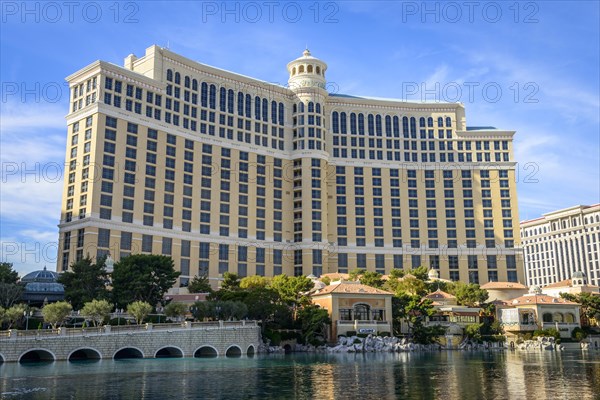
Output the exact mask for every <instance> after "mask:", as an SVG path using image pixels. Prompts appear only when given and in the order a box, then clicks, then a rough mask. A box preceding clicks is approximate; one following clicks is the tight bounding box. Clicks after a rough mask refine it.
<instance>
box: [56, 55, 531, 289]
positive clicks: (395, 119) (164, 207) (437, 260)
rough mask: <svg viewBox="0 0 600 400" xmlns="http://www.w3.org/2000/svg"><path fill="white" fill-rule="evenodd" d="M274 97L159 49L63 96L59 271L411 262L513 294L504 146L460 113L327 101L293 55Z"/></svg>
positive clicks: (322, 70) (513, 211)
mask: <svg viewBox="0 0 600 400" xmlns="http://www.w3.org/2000/svg"><path fill="white" fill-rule="evenodd" d="M287 70H288V72H289V81H288V86H286V87H284V86H279V85H274V84H270V83H267V82H264V81H260V80H257V79H252V78H249V77H246V76H242V75H239V74H235V73H232V72H228V71H224V70H221V69H218V68H214V67H210V66H207V65H204V64H200V63H198V62H195V61H192V60H189V59H187V58H185V57H182V56H181V55H178V54H175V53H173V52H171V51H169V50H168V49H165V48H161V47H158V46H152V47H149V48H148V49H147V50H146V54H145V56H143V57H141V58H137V57H136V56H134V55H130V56H128V57H127V58H125V65H124V67H120V66H117V65H114V64H111V63H107V62H103V61H96V62H94V63H92V64H90V65H88V66H87V67H85V68H83V69H81V70H79V71H77V72H76V73H74V74H73V75H71V76H69V77H68V78H67V80H68V82H69V86H70V88H71V99H70V110H69V114H68V116H67V123H68V140H67V152H66V153H67V155H66V164H67V166H68V168H67V170H68V171H67V173H66V177H65V185H64V193H63V203H62V215H61V221H60V225H59V227H60V248H59V249H60V250H59V252H60V254H59V257H58V259H59V261H58V270H59V271H64V270H67V269H68V268H69V266H70V265H71V264H72V263H73V262H74V261H75V260H77V259H80V258H82V257H84V256H86V255H87V254H89V255H90V256H92V257H96V256H102V255H105V254H107V253H110V254H111V255H112V257H113V258H114V259H115V260H117V261H118V260H119V259H120V258H122V257H125V256H127V255H129V254H132V253H154V254H166V255H170V256H172V257H173V259H174V260H175V265H176V267H177V269H179V270H180V271H181V278H180V284H181V285H183V286H185V285H186V283H187V281H188V280H189V279H190V278H191V277H193V276H195V275H198V274H203V275H208V276H209V277H210V278H212V279H218V278H219V276H220V275H221V274H223V273H224V272H227V271H230V272H235V273H238V274H239V275H241V276H247V275H254V274H258V275H266V276H273V275H277V274H282V273H283V274H290V275H300V274H304V275H309V274H314V275H316V276H319V275H321V274H322V273H327V272H342V273H345V272H348V271H351V270H353V269H355V268H366V269H368V270H374V271H377V272H381V273H387V272H389V271H390V270H391V269H392V268H407V269H408V268H412V267H417V266H420V265H425V266H427V267H429V268H432V269H435V270H438V272H439V276H440V277H441V278H445V279H451V280H461V281H466V282H479V283H482V284H483V283H486V282H488V281H512V282H516V281H521V282H523V281H524V275H523V261H522V257H521V247H520V241H519V234H518V233H519V232H518V230H517V226H518V221H519V218H518V211H517V196H516V183H515V162H514V160H513V148H512V143H513V142H512V138H513V135H514V131H504V130H498V129H495V128H469V127H467V126H466V118H465V109H464V106H463V105H462V104H460V103H417V102H406V101H400V100H394V99H375V98H366V97H359V96H349V95H341V94H330V93H328V92H327V90H326V89H325V88H326V76H327V75H326V72H327V64H325V62H323V61H321V60H319V59H317V58H315V57H313V56H312V55H311V53H310V52H309V51H308V50H306V51H304V53H303V54H302V56H301V57H299V58H297V59H295V60H293V61H291V62H290V63H289V64H288V65H287Z"/></svg>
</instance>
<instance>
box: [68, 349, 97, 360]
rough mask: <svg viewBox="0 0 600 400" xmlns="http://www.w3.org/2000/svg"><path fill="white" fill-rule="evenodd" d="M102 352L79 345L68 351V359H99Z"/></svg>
mask: <svg viewBox="0 0 600 400" xmlns="http://www.w3.org/2000/svg"><path fill="white" fill-rule="evenodd" d="M101 359H102V354H101V353H100V352H99V351H98V350H96V349H94V348H92V347H80V348H78V349H75V350H73V351H72V352H71V353H69V356H68V357H67V360H68V361H84V360H101Z"/></svg>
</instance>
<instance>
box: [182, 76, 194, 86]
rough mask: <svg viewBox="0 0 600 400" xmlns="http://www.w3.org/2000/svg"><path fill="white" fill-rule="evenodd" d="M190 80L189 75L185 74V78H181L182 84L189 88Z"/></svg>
mask: <svg viewBox="0 0 600 400" xmlns="http://www.w3.org/2000/svg"><path fill="white" fill-rule="evenodd" d="M191 82H192V81H191V80H190V77H189V76H186V77H185V78H183V84H184V86H185V87H186V88H189V87H190V86H191Z"/></svg>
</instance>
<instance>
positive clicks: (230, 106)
mask: <svg viewBox="0 0 600 400" xmlns="http://www.w3.org/2000/svg"><path fill="white" fill-rule="evenodd" d="M233 96H234V93H233V90H232V89H229V90H228V91H227V112H228V113H231V114H233Z"/></svg>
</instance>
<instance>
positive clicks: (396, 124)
mask: <svg viewBox="0 0 600 400" xmlns="http://www.w3.org/2000/svg"><path fill="white" fill-rule="evenodd" d="M393 121H394V137H400V118H398V116H396V115H394V118H393Z"/></svg>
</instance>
